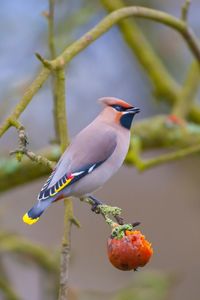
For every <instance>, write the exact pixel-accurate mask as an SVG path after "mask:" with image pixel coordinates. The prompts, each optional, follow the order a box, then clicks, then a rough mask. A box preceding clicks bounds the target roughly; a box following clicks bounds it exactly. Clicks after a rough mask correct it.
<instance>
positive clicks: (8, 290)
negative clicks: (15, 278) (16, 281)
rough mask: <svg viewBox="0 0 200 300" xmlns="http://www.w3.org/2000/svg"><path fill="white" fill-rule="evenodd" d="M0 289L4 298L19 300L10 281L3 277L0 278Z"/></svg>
mask: <svg viewBox="0 0 200 300" xmlns="http://www.w3.org/2000/svg"><path fill="white" fill-rule="evenodd" d="M0 291H1V292H2V293H3V295H4V296H5V299H6V300H20V297H19V296H18V295H17V294H16V293H15V291H14V290H13V289H12V287H11V283H8V282H7V281H5V280H4V279H3V278H0Z"/></svg>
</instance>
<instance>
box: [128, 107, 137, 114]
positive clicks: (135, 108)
mask: <svg viewBox="0 0 200 300" xmlns="http://www.w3.org/2000/svg"><path fill="white" fill-rule="evenodd" d="M126 112H127V113H131V114H134V115H135V114H138V113H139V112H140V109H139V108H138V107H132V108H129V109H127V110H126Z"/></svg>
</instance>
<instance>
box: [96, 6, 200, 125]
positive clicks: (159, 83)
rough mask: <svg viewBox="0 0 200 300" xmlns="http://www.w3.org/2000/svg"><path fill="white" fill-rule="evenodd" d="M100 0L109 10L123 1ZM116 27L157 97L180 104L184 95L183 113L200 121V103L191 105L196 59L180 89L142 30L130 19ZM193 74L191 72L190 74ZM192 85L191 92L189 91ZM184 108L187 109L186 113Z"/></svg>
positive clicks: (194, 83)
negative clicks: (144, 72)
mask: <svg viewBox="0 0 200 300" xmlns="http://www.w3.org/2000/svg"><path fill="white" fill-rule="evenodd" d="M101 3H102V5H103V6H104V7H105V9H106V10H107V11H108V12H113V11H115V10H118V9H120V8H122V7H124V6H125V3H124V2H123V1H122V0H115V1H112V0H101ZM119 28H120V31H121V33H122V35H123V37H124V39H125V41H126V42H127V44H128V45H129V47H130V48H131V49H132V51H133V52H134V54H135V55H136V57H137V59H138V61H139V62H140V64H141V66H142V67H143V68H144V70H145V71H146V73H147V75H148V77H149V79H150V80H151V82H152V84H153V87H154V93H155V95H156V96H157V97H162V98H164V99H165V100H166V101H167V102H169V103H170V104H172V105H174V106H175V107H176V105H177V106H181V105H179V104H181V103H182V99H183V98H184V99H185V100H184V103H186V101H187V103H188V105H187V107H185V109H184V112H183V114H182V116H187V115H188V114H189V117H190V119H191V120H193V121H195V122H197V123H200V107H199V106H198V105H196V104H192V105H190V103H191V102H193V101H192V100H193V99H194V98H195V92H196V90H197V84H198V78H199V73H198V71H197V65H198V63H197V64H196V70H193V69H194V68H195V67H194V65H195V63H193V64H192V67H191V71H189V74H188V79H186V83H185V84H184V87H183V89H182V87H181V86H180V85H179V84H178V83H177V82H176V81H175V79H174V78H172V76H171V75H170V74H169V72H168V71H167V69H166V68H165V66H164V65H163V64H162V62H161V61H160V59H159V57H158V55H156V53H155V51H154V49H153V48H152V47H151V45H150V43H149V42H148V40H147V39H146V38H145V36H144V34H143V33H142V31H141V30H140V28H139V27H138V26H137V25H136V24H135V22H134V21H133V20H122V21H120V22H119ZM141 45H142V47H141ZM192 74H193V75H194V76H192ZM195 74H197V77H195ZM193 85H194V92H192V86H193ZM188 88H189V90H188ZM187 97H188V99H187ZM179 100H180V101H179ZM176 109H177V108H174V110H175V114H176ZM186 109H188V111H187V114H186ZM178 114H179V112H178Z"/></svg>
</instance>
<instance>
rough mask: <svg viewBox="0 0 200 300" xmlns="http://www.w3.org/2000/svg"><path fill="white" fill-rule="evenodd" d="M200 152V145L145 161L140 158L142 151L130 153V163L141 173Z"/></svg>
mask: <svg viewBox="0 0 200 300" xmlns="http://www.w3.org/2000/svg"><path fill="white" fill-rule="evenodd" d="M134 146H135V145H134ZM198 152H200V144H197V145H194V146H190V147H187V148H184V149H181V150H178V151H174V152H172V153H167V154H164V155H160V156H156V157H155V158H152V159H148V160H143V159H141V157H140V151H138V150H134V151H132V152H129V156H128V161H129V163H130V164H132V165H134V166H135V167H136V168H137V169H138V170H139V171H145V170H147V169H150V168H152V167H155V166H158V165H161V164H163V163H166V162H167V163H168V162H172V161H175V160H179V159H182V158H185V157H186V156H188V155H191V154H197V153H198Z"/></svg>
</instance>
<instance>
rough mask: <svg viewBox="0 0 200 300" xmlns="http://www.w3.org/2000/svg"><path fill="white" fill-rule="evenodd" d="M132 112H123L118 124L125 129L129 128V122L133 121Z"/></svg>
mask: <svg viewBox="0 0 200 300" xmlns="http://www.w3.org/2000/svg"><path fill="white" fill-rule="evenodd" d="M133 117H134V114H124V115H122V116H121V118H120V124H121V125H122V126H123V127H125V128H126V129H130V128H131V124H132V121H133Z"/></svg>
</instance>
